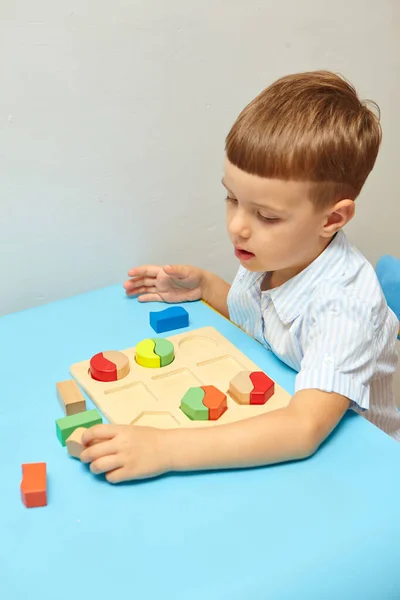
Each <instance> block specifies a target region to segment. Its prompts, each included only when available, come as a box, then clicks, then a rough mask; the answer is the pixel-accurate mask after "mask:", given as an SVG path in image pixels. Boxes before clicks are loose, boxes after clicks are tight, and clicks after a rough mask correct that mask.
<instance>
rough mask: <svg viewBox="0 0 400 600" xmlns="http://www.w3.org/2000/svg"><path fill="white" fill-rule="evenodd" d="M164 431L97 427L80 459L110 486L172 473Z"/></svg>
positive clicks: (84, 440) (91, 431) (87, 435)
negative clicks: (102, 474) (104, 477)
mask: <svg viewBox="0 0 400 600" xmlns="http://www.w3.org/2000/svg"><path fill="white" fill-rule="evenodd" d="M164 438H165V431H164V430H162V429H155V428H153V427H141V426H136V427H135V426H134V425H94V426H93V427H90V428H89V429H87V430H86V431H85V433H84V434H83V436H82V443H83V444H84V446H85V447H86V448H85V449H84V450H83V451H82V453H81V456H80V459H81V461H82V462H85V463H91V465H90V470H91V471H92V473H95V474H99V473H106V479H107V481H109V482H110V483H119V482H121V481H127V480H130V479H146V478H149V477H155V476H157V475H161V474H162V473H166V472H167V471H169V470H170V467H169V463H168V454H167V447H166V444H165V443H164Z"/></svg>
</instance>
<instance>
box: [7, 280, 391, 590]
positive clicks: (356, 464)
mask: <svg viewBox="0 0 400 600" xmlns="http://www.w3.org/2000/svg"><path fill="white" fill-rule="evenodd" d="M185 307H186V308H187V309H188V311H189V313H190V328H191V329H195V328H197V327H202V326H205V325H213V326H215V327H216V328H218V329H219V330H220V331H221V333H223V334H224V335H225V336H226V337H227V338H228V339H229V340H231V341H232V342H233V343H235V344H236V345H237V346H238V347H239V348H240V349H241V350H242V351H244V352H245V353H246V354H247V355H248V356H249V357H250V358H251V359H252V360H253V361H254V362H255V363H257V364H258V365H259V366H260V367H261V368H262V369H264V370H266V371H267V372H268V373H269V374H270V375H271V376H272V377H273V378H274V379H276V380H277V381H278V383H280V384H281V385H282V386H283V387H285V388H286V389H287V390H288V391H289V392H291V393H293V385H294V373H293V372H292V371H291V370H290V369H289V368H287V367H286V366H284V365H282V364H281V363H280V362H279V361H278V360H277V359H276V358H275V357H274V356H273V355H272V354H271V353H270V352H267V351H266V350H265V349H263V348H262V347H261V346H260V345H259V344H258V343H257V342H255V341H254V340H252V339H250V338H249V337H248V336H246V335H245V334H244V333H243V332H241V331H240V330H239V329H238V328H236V327H235V326H233V325H232V324H231V323H229V321H227V320H226V319H224V318H223V317H221V316H220V315H218V314H217V313H215V312H214V311H213V310H211V309H210V308H209V307H207V306H206V305H205V304H204V303H202V302H195V303H190V304H187V305H185ZM154 308H156V309H157V310H158V309H161V308H162V306H161V305H160V304H157V305H154V304H153V305H150V304H140V303H138V302H137V301H136V300H132V299H128V298H126V297H125V296H124V293H123V290H122V288H121V286H113V287H109V288H106V289H102V290H99V291H96V292H92V293H89V294H85V295H81V296H76V297H74V298H71V299H67V300H64V301H61V302H56V303H53V304H49V305H47V306H44V307H40V308H36V309H31V310H28V311H25V312H22V313H17V314H12V315H9V316H6V317H3V318H1V319H0V371H1V395H0V423H1V441H0V449H1V493H0V509H1V510H0V515H1V516H0V539H1V545H0V548H1V550H0V598H1V599H4V600H14V599H22V598H24V599H28V598H29V599H30V600H33V599H35V598H40V599H41V600H47V599H50V598H51V599H52V600H53V599H57V600H64V599H67V598H68V599H69V600H70V599H71V598H74V600H75V599H76V600H82V599H86V598H96V600H103V599H107V600H108V599H110V598H112V599H118V598H123V599H125V598H134V599H140V600H142V599H151V600H153V599H157V600H159V599H163V600H169V599H173V600H197V599H202V600H204V599H205V598H206V597H207V596H208V597H209V598H210V599H215V600H225V599H227V600H228V599H229V600H236V599H238V600H261V599H262V600H265V599H268V600H278V599H279V600H286V599H290V600H292V599H294V598H296V600H298V599H307V600H314V599H318V600H322V599H323V600H326V599H329V600H330V599H338V598H340V599H341V600H347V599H349V600H350V599H351V600H358V599H362V600H369V599H371V600H372V599H373V600H389V599H394V598H396V599H398V598H400V518H399V516H398V515H399V505H400V444H398V443H396V442H394V441H393V440H392V439H391V438H389V437H388V436H386V435H385V434H384V433H382V432H380V431H379V430H378V429H376V428H375V427H373V426H372V425H370V424H369V423H368V422H367V421H366V420H364V419H363V418H361V417H358V416H357V415H351V414H349V416H347V417H346V418H345V419H344V420H343V421H342V423H341V424H340V426H339V427H338V429H337V430H336V431H335V433H334V434H333V435H332V436H331V438H330V439H329V440H328V442H327V443H325V444H324V446H323V447H322V448H321V449H320V451H319V452H318V453H317V454H316V455H315V456H313V457H312V458H311V459H309V460H306V461H304V462H299V463H291V464H283V465H277V466H273V467H267V468H259V469H249V470H244V471H225V472H219V473H200V474H182V475H176V474H173V475H167V476H163V477H161V478H159V479H156V480H150V481H146V482H139V483H127V484H122V485H119V486H112V485H110V484H108V483H107V482H106V481H105V480H104V479H103V477H95V476H94V475H92V474H91V473H90V471H89V470H88V467H87V466H86V465H83V464H81V463H80V462H78V461H76V460H74V459H71V458H69V457H68V455H67V454H66V450H65V448H63V447H61V445H60V443H59V442H58V440H57V438H56V434H55V424H54V421H55V419H56V418H58V417H59V416H61V409H60V407H59V405H58V403H57V400H56V395H55V383H56V381H60V380H63V379H66V378H68V377H69V366H70V365H71V364H72V363H74V362H76V361H80V360H84V359H87V358H89V357H90V356H92V355H93V354H95V353H96V352H98V351H101V350H104V349H109V348H115V349H122V348H125V347H128V346H132V345H134V344H136V343H137V342H138V341H139V340H140V339H143V338H144V337H148V336H149V335H153V334H154V332H153V331H152V330H151V329H150V326H149V324H148V323H149V319H148V313H149V310H150V309H154ZM89 407H90V408H91V407H92V405H91V403H89ZM182 451H184V449H183V450H182ZM40 461H45V462H46V463H47V467H48V506H47V507H45V508H36V509H26V508H25V507H24V506H23V504H22V502H21V500H20V495H19V484H20V479H21V463H23V462H40Z"/></svg>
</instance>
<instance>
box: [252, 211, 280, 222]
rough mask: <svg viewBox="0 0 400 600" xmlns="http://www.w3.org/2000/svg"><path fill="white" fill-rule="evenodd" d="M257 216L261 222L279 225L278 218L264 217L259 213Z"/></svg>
mask: <svg viewBox="0 0 400 600" xmlns="http://www.w3.org/2000/svg"><path fill="white" fill-rule="evenodd" d="M257 216H258V218H259V219H260V220H261V221H264V223H278V222H279V218H278V217H266V216H265V215H262V214H261V213H258V215H257Z"/></svg>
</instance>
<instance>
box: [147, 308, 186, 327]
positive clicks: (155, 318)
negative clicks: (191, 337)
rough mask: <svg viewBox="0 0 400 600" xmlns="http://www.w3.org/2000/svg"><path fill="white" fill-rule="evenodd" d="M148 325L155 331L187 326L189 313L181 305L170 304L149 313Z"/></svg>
mask: <svg viewBox="0 0 400 600" xmlns="http://www.w3.org/2000/svg"><path fill="white" fill-rule="evenodd" d="M150 325H151V327H152V328H153V329H154V331H155V332H156V333H164V331H171V330H172V329H181V328H182V327H188V326H189V313H188V312H187V310H185V309H184V308H183V307H182V306H171V307H170V308H166V309H165V310H160V311H158V312H151V313H150Z"/></svg>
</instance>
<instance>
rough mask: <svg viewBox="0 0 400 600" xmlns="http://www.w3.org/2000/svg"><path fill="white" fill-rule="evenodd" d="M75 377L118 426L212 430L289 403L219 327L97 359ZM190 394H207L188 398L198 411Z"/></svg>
mask: <svg viewBox="0 0 400 600" xmlns="http://www.w3.org/2000/svg"><path fill="white" fill-rule="evenodd" d="M70 372H71V375H72V376H73V377H74V378H75V379H76V381H77V382H78V383H79V384H80V385H81V387H82V388H83V389H84V390H85V392H86V393H87V394H88V396H89V397H90V398H91V400H92V401H93V403H94V404H95V405H96V407H97V408H98V409H99V411H100V412H101V413H102V414H103V415H104V416H105V417H106V419H107V420H108V421H109V422H110V423H115V424H134V425H147V426H153V427H161V428H174V427H207V426H213V425H217V424H223V423H229V422H234V421H238V420H241V419H246V418H248V417H251V416H254V415H258V414H262V413H264V412H267V411H271V410H275V409H277V408H282V407H284V406H287V405H288V404H289V402H290V399H291V396H290V394H289V393H288V392H286V391H285V390H284V389H283V388H281V387H280V386H279V385H278V384H276V383H275V382H273V381H272V380H271V379H270V378H268V376H267V375H265V373H263V372H262V371H261V370H260V369H259V367H258V366H257V365H256V364H255V363H253V362H252V361H251V360H250V359H249V358H248V357H247V356H246V355H245V354H243V353H242V352H241V351H240V350H239V349H238V348H236V347H235V346H234V345H233V344H232V343H231V342H229V341H228V340H227V339H226V338H225V337H224V336H223V335H222V334H221V333H219V332H218V331H217V330H216V329H215V328H214V327H203V328H200V329H195V330H193V331H190V332H186V333H181V334H177V335H173V336H171V337H168V338H152V339H146V340H142V341H140V342H139V343H138V344H137V346H136V347H132V348H127V349H125V350H122V351H116V350H109V351H105V352H100V353H98V354H96V355H94V356H93V357H92V359H89V360H84V361H82V362H79V363H75V364H73V365H72V366H71V368H70ZM243 372H245V373H243ZM239 374H242V375H241V376H240V377H237V376H238V375H239ZM232 381H233V384H231V382H232ZM192 388H201V389H202V390H203V392H201V391H200V393H199V392H193V391H192V392H191V393H190V394H189V396H190V395H192V396H191V397H192V398H194V400H193V402H194V401H195V402H196V403H197V404H196V406H195V407H194V408H193V409H190V407H189V410H187V405H188V402H187V399H188V396H187V392H188V391H189V390H191V389H192ZM212 388H216V390H217V392H215V390H214V389H212ZM218 391H219V392H221V393H222V396H224V397H226V398H225V399H224V398H222V396H221V397H219V396H218ZM205 392H207V398H209V399H210V398H211V396H210V393H211V392H212V393H213V398H214V400H210V401H208V402H206V403H205V404H204V402H203V404H204V406H205V407H206V408H205V409H204V410H203V409H202V405H201V402H202V398H204V397H205V396H206V394H205ZM185 394H186V400H184V401H183V403H182V400H183V399H184V397H185ZM199 402H200V404H199ZM210 402H211V403H210ZM189 404H190V402H189ZM207 414H208V417H207ZM197 415H202V416H201V417H200V418H198V416H197Z"/></svg>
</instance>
